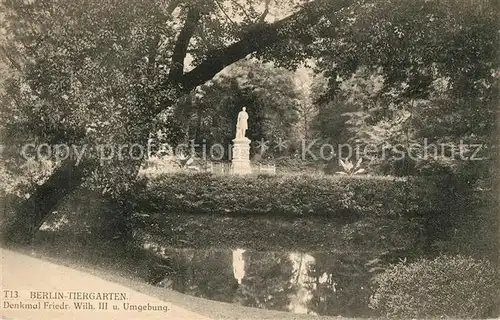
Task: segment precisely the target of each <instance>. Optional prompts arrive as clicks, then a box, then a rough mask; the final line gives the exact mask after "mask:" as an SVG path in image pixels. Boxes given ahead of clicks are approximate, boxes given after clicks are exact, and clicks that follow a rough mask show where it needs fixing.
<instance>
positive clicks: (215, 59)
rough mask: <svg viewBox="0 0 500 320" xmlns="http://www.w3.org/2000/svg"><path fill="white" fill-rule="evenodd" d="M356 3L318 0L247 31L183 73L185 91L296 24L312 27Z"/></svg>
mask: <svg viewBox="0 0 500 320" xmlns="http://www.w3.org/2000/svg"><path fill="white" fill-rule="evenodd" d="M352 2H353V0H315V1H313V2H310V3H308V4H307V5H306V7H305V8H304V9H302V10H300V11H299V12H297V13H295V14H293V15H291V16H289V17H287V18H285V19H282V20H279V21H277V22H274V23H272V24H258V25H256V26H255V27H254V28H253V29H251V30H250V31H248V32H247V33H246V34H245V35H244V36H243V37H242V38H241V40H239V41H238V42H236V43H233V44H231V45H229V46H227V47H225V48H222V49H219V50H216V51H213V52H211V53H210V54H208V57H207V58H206V59H205V61H203V62H201V63H200V64H199V65H198V66H196V67H195V68H194V69H193V70H191V71H189V72H188V73H186V74H184V75H183V76H182V78H181V80H180V86H181V88H182V90H183V91H190V90H192V89H194V88H195V87H196V86H198V85H201V84H203V83H205V82H206V81H208V80H210V79H212V78H213V77H214V76H215V75H216V74H217V73H218V72H220V71H221V70H222V69H224V68H225V67H227V66H229V65H231V64H233V63H235V62H237V61H239V60H241V59H243V58H245V57H246V56H247V55H248V54H250V53H253V52H256V51H259V50H262V49H264V48H266V47H269V46H271V45H273V44H275V43H278V42H279V41H281V40H284V39H286V38H287V34H288V35H290V34H292V33H293V32H294V30H295V28H297V24H298V23H299V22H300V24H303V25H304V24H307V25H313V24H315V23H317V22H318V21H319V19H320V18H321V17H322V16H323V14H325V13H330V14H331V13H332V12H336V11H338V10H340V9H342V8H344V7H347V6H349V5H350V4H351V3H352Z"/></svg>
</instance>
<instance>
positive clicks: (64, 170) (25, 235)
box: [3, 160, 90, 244]
mask: <svg viewBox="0 0 500 320" xmlns="http://www.w3.org/2000/svg"><path fill="white" fill-rule="evenodd" d="M88 167H90V164H89V163H86V164H79V165H78V166H76V165H75V161H72V160H71V161H70V160H68V161H66V162H64V163H63V164H62V165H61V166H60V167H59V168H57V169H56V170H55V172H54V173H53V174H52V175H51V176H50V178H49V179H48V180H47V181H46V182H45V183H43V184H42V185H40V186H39V187H38V188H37V189H36V190H35V192H34V193H33V194H32V195H31V196H30V197H29V199H27V200H26V201H23V202H22V203H20V204H19V205H18V206H17V208H16V212H15V215H14V216H13V217H12V219H10V221H8V222H7V224H6V226H5V229H4V232H3V240H4V241H6V242H9V243H19V244H27V243H29V242H30V241H31V239H32V238H33V236H34V234H35V233H36V231H37V230H38V229H39V228H40V227H41V226H42V224H43V223H44V222H45V220H46V219H47V217H48V216H49V215H50V214H51V213H52V212H53V210H54V208H55V207H56V205H57V204H58V203H59V202H60V201H61V200H62V199H64V198H65V197H66V196H68V195H69V194H71V193H72V192H73V191H74V190H75V189H76V188H77V187H79V186H80V185H81V183H82V182H83V178H84V177H85V174H86V172H88V170H85V169H86V168H88Z"/></svg>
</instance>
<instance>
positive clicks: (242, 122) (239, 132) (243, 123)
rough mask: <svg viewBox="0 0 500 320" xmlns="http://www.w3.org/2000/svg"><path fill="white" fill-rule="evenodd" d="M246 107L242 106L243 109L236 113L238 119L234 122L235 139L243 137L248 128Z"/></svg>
mask: <svg viewBox="0 0 500 320" xmlns="http://www.w3.org/2000/svg"><path fill="white" fill-rule="evenodd" d="M246 110H247V108H245V107H243V110H241V111H240V113H238V121H237V122H236V139H243V138H245V133H246V131H247V129H248V113H247V112H246Z"/></svg>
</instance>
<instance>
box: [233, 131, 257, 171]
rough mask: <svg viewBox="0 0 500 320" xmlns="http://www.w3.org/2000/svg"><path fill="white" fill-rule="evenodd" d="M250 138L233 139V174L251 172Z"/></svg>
mask: <svg viewBox="0 0 500 320" xmlns="http://www.w3.org/2000/svg"><path fill="white" fill-rule="evenodd" d="M250 142H251V141H250V139H248V138H238V139H233V148H232V152H231V153H232V159H231V172H232V173H233V174H250V173H252V167H251V165H250Z"/></svg>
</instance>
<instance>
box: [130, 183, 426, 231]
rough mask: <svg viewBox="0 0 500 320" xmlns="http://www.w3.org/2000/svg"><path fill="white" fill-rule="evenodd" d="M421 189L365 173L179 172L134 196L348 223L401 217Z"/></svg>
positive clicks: (141, 201)
mask: <svg viewBox="0 0 500 320" xmlns="http://www.w3.org/2000/svg"><path fill="white" fill-rule="evenodd" d="M416 189H417V188H414V187H413V184H412V183H408V182H405V181H400V180H398V181H395V180H391V179H377V178H373V179H370V178H366V177H364V178H356V177H311V176H303V175H297V176H293V175H290V176H244V177H235V176H218V175H210V174H186V173H179V174H170V175H164V176H160V177H157V178H155V179H152V180H149V181H148V182H147V183H146V186H144V184H138V186H137V188H136V190H134V192H133V194H134V197H135V199H133V201H134V202H135V205H136V206H137V208H141V209H142V211H144V209H146V210H147V211H149V212H151V211H154V212H163V213H164V212H166V213H173V214H177V213H194V214H222V215H228V214H231V215H273V216H276V215H282V216H287V217H311V216H326V217H330V218H338V219H341V220H342V221H346V222H348V221H354V220H357V219H359V218H360V217H363V216H371V217H374V216H392V217H397V216H400V215H402V214H404V213H405V210H406V208H407V207H411V206H407V204H406V201H407V200H408V199H409V197H408V196H407V193H408V192H415V191H416ZM413 198H415V199H416V198H418V197H417V196H415V197H413Z"/></svg>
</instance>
